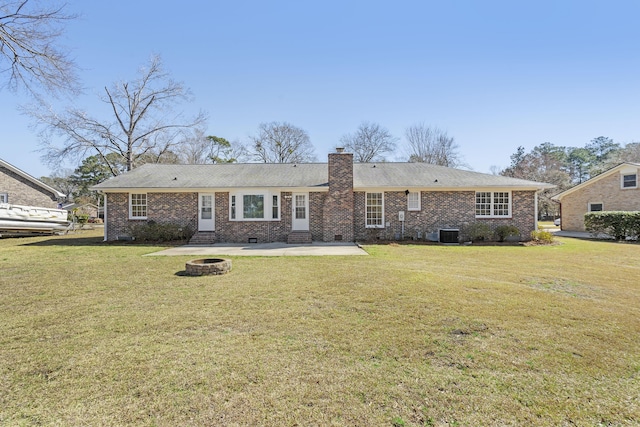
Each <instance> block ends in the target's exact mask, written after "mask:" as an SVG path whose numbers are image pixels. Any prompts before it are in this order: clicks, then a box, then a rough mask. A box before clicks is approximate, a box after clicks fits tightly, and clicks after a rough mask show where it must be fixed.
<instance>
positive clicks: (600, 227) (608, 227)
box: [584, 211, 640, 240]
mask: <svg viewBox="0 0 640 427" xmlns="http://www.w3.org/2000/svg"><path fill="white" fill-rule="evenodd" d="M584 227H585V229H586V230H587V231H588V232H590V233H591V234H593V235H598V234H600V233H604V234H608V235H610V236H612V237H613V238H615V239H616V240H624V239H625V238H627V237H638V235H640V212H637V211H636V212H619V211H604V212H588V213H586V214H585V215H584Z"/></svg>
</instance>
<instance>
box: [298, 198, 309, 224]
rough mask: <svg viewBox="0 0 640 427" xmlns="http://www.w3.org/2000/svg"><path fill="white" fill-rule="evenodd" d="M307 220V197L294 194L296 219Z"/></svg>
mask: <svg viewBox="0 0 640 427" xmlns="http://www.w3.org/2000/svg"><path fill="white" fill-rule="evenodd" d="M306 218H307V195H306V194H296V219H306Z"/></svg>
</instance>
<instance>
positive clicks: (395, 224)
mask: <svg viewBox="0 0 640 427" xmlns="http://www.w3.org/2000/svg"><path fill="white" fill-rule="evenodd" d="M365 197H366V193H365V192H360V191H359V192H356V193H355V215H354V217H355V223H354V226H355V238H356V240H362V241H372V240H377V239H381V240H394V239H396V238H397V237H398V236H401V235H402V222H401V221H400V220H399V219H398V212H399V211H404V215H405V217H404V218H405V221H404V236H405V237H413V238H417V236H418V235H421V236H422V238H423V239H424V238H425V235H426V234H428V233H435V232H437V231H438V230H439V229H441V228H458V229H462V228H463V227H464V226H465V225H467V224H470V223H472V222H476V221H478V222H483V223H486V224H488V225H489V226H490V227H491V228H492V229H495V228H496V227H498V226H500V225H515V226H516V227H518V229H519V230H520V233H521V236H522V238H523V239H525V240H527V239H529V235H530V233H531V231H532V230H533V229H534V227H535V223H536V222H535V192H533V191H514V192H512V197H513V201H512V211H511V213H512V217H511V218H505V219H493V218H491V219H476V217H475V191H432V192H428V191H423V192H421V194H420V210H419V211H409V210H408V209H407V196H406V195H405V193H404V191H395V192H394V191H386V192H384V222H385V227H384V228H366V216H365V215H366V205H365V200H366V199H365ZM387 223H389V226H388V227H387V226H386V224H387Z"/></svg>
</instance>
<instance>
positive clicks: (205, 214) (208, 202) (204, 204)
mask: <svg viewBox="0 0 640 427" xmlns="http://www.w3.org/2000/svg"><path fill="white" fill-rule="evenodd" d="M200 197H201V201H200V204H201V206H200V219H211V218H213V196H212V195H210V194H203V195H201V196H200Z"/></svg>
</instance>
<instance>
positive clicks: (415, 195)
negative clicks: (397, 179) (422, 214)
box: [407, 191, 420, 211]
mask: <svg viewBox="0 0 640 427" xmlns="http://www.w3.org/2000/svg"><path fill="white" fill-rule="evenodd" d="M407 210H408V211H419V210H420V192H419V191H414V192H409V194H407Z"/></svg>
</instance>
